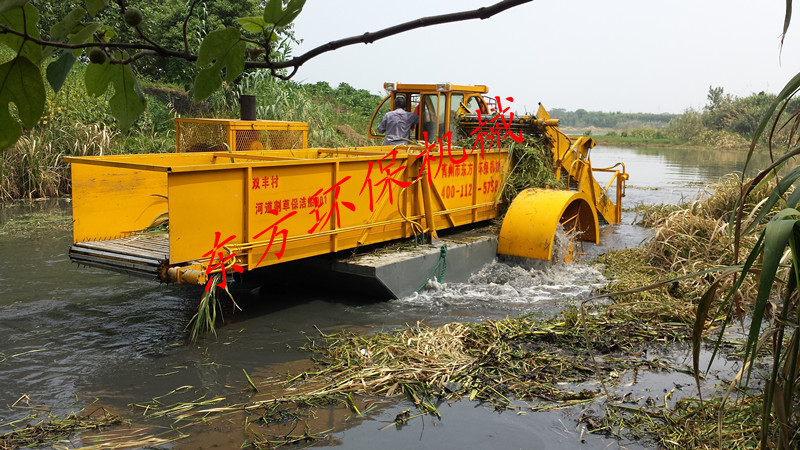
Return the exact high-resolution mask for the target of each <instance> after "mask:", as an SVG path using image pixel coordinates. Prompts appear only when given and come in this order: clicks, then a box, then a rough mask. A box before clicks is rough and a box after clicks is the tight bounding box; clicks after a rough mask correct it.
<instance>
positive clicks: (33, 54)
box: [0, 4, 42, 64]
mask: <svg viewBox="0 0 800 450" xmlns="http://www.w3.org/2000/svg"><path fill="white" fill-rule="evenodd" d="M23 10H24V13H23ZM38 21H39V10H38V9H36V7H34V6H33V5H31V4H25V6H23V7H22V8H19V7H17V8H13V9H10V10H8V11H6V12H4V13H3V14H0V24H2V25H5V26H7V27H9V28H10V29H12V30H14V31H17V32H20V33H27V34H28V36H31V37H34V38H38V37H39V27H38V26H37V25H36V23H37V22H38ZM0 44H5V45H7V46H9V47H11V49H12V50H14V51H15V52H17V54H18V55H19V56H24V57H25V58H28V60H30V61H32V62H34V63H36V64H38V63H39V61H41V60H42V47H41V46H40V45H39V44H37V43H35V42H33V41H31V40H26V39H25V38H22V37H20V36H17V35H14V34H10V33H4V34H0Z"/></svg>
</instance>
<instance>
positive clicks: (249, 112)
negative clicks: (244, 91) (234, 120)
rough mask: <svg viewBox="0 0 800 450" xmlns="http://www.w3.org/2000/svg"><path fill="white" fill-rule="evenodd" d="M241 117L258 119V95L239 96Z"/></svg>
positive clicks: (243, 118)
mask: <svg viewBox="0 0 800 450" xmlns="http://www.w3.org/2000/svg"><path fill="white" fill-rule="evenodd" d="M239 118H240V119H242V120H256V96H255V95H240V96H239Z"/></svg>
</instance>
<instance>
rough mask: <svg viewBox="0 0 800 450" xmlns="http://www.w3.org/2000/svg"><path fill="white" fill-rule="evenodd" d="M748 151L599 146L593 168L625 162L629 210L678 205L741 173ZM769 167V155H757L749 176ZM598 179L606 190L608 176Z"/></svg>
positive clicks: (600, 176) (595, 151)
mask: <svg viewBox="0 0 800 450" xmlns="http://www.w3.org/2000/svg"><path fill="white" fill-rule="evenodd" d="M746 157H747V150H710V149H671V148H618V147H603V146H597V147H595V148H594V149H592V153H591V159H592V167H607V166H611V165H613V164H616V163H618V162H624V163H625V168H626V170H627V172H628V174H629V175H630V179H629V180H628V189H627V196H626V197H625V199H624V201H623V205H624V206H625V207H626V208H630V207H633V206H635V205H638V204H640V203H644V204H657V203H679V202H681V201H686V200H690V199H691V198H692V197H694V196H695V195H696V194H697V193H698V192H700V191H702V190H703V189H705V188H706V187H707V186H708V185H709V184H712V183H714V182H715V181H717V180H718V179H719V178H720V177H722V176H725V175H728V174H730V173H733V172H741V171H742V168H743V167H744V161H745V158H746ZM768 164H769V155H767V154H766V153H756V154H754V155H753V158H752V159H751V162H750V166H749V168H748V171H747V175H750V176H752V175H753V174H755V173H756V172H757V170H759V169H762V168H764V167H766V166H767V165H768ZM596 177H597V178H598V180H599V181H600V182H601V183H600V184H601V185H603V186H605V183H607V182H608V180H609V179H610V178H609V175H607V174H603V173H598V174H596Z"/></svg>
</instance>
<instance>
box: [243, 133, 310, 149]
mask: <svg viewBox="0 0 800 450" xmlns="http://www.w3.org/2000/svg"><path fill="white" fill-rule="evenodd" d="M302 147H303V131H300V130H236V150H238V151H247V150H278V149H295V148H302Z"/></svg>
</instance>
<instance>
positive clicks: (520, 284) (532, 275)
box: [398, 257, 604, 314]
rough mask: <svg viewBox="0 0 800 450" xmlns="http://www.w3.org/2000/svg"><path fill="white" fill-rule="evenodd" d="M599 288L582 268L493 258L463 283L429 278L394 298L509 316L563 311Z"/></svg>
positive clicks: (594, 274)
mask: <svg viewBox="0 0 800 450" xmlns="http://www.w3.org/2000/svg"><path fill="white" fill-rule="evenodd" d="M603 285H604V278H603V276H602V275H601V274H600V272H599V271H597V269H595V268H594V267H591V266H588V265H585V264H551V263H550V262H549V261H537V260H531V259H526V258H509V257H502V259H495V260H494V261H492V262H491V263H489V264H487V265H485V266H484V267H483V268H482V269H481V270H480V271H478V272H477V273H475V274H474V275H472V277H470V279H469V281H468V282H466V283H437V282H436V281H435V280H431V281H429V282H428V284H427V285H426V286H425V288H424V289H423V290H422V291H421V292H419V293H416V294H413V295H411V296H408V297H406V298H404V299H401V300H398V302H401V303H403V304H405V305H426V306H428V307H437V306H438V307H459V308H462V309H486V308H489V309H502V310H505V311H506V312H507V313H509V314H513V313H515V312H521V311H528V310H530V309H531V307H533V306H535V307H536V308H535V309H550V308H551V307H552V308H553V309H554V310H555V309H558V308H563V307H564V306H565V305H564V302H565V301H567V302H568V301H571V300H573V301H574V300H578V299H582V298H585V297H587V296H589V295H590V293H591V291H592V290H593V289H595V288H598V287H601V286H603Z"/></svg>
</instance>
